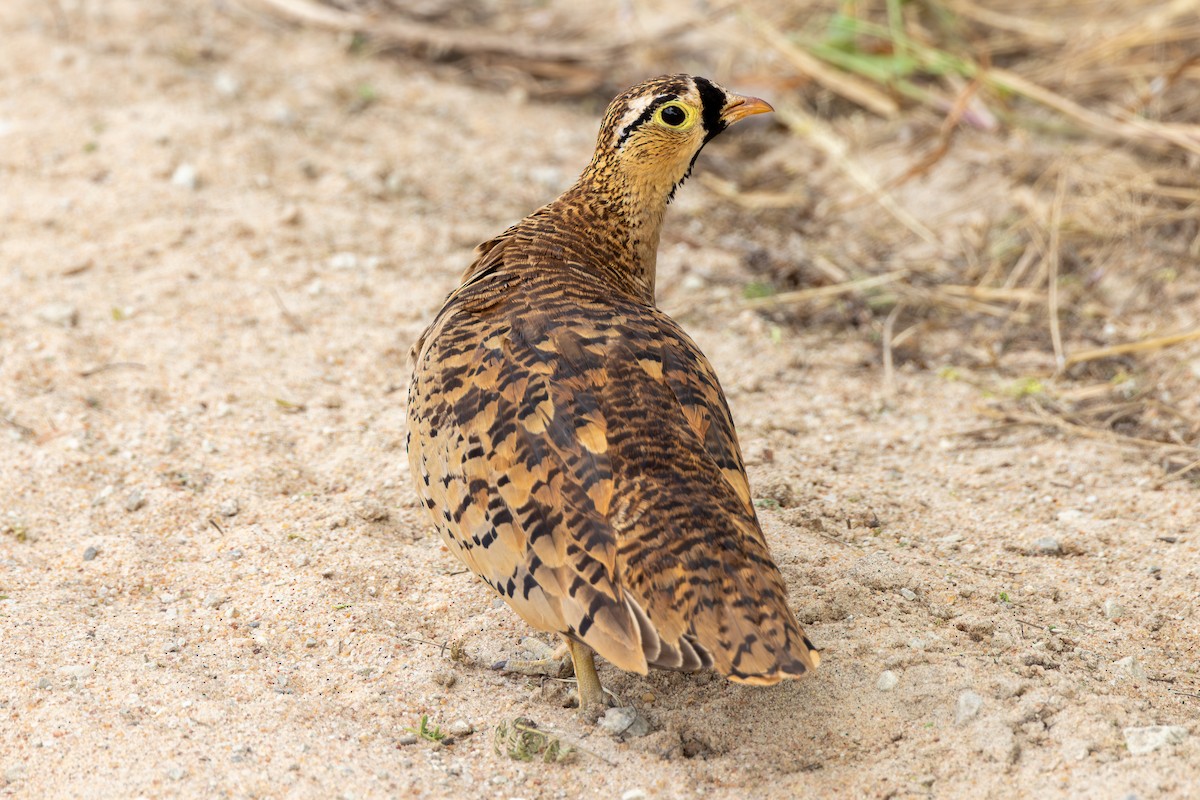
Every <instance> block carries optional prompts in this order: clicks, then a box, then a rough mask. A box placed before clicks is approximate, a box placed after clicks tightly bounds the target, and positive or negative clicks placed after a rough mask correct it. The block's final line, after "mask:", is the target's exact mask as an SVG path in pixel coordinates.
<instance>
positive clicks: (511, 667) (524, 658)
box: [492, 637, 571, 678]
mask: <svg viewBox="0 0 1200 800" xmlns="http://www.w3.org/2000/svg"><path fill="white" fill-rule="evenodd" d="M492 669H497V670H500V671H501V672H514V673H516V674H518V675H534V676H537V675H541V676H548V677H551V678H566V677H570V675H571V659H570V658H569V657H568V655H567V647H566V645H560V646H559V647H558V648H551V647H550V645H548V644H546V643H545V642H543V641H542V640H540V639H534V638H532V637H526V638H524V639H522V640H521V643H520V647H519V649H518V650H517V652H516V653H514V654H513V655H512V656H510V657H509V658H506V659H505V660H503V661H497V662H496V663H495V664H493V665H492Z"/></svg>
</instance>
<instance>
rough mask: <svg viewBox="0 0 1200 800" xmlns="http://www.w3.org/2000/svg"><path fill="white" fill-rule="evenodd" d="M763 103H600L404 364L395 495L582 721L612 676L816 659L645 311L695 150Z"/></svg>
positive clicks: (697, 376) (680, 341)
mask: <svg viewBox="0 0 1200 800" xmlns="http://www.w3.org/2000/svg"><path fill="white" fill-rule="evenodd" d="M773 110H774V109H773V108H772V107H771V105H770V104H768V103H767V102H766V101H764V100H761V99H759V98H756V97H749V96H743V95H738V94H734V93H732V92H729V91H726V90H725V89H724V88H722V87H721V86H719V85H718V84H717V83H715V82H713V81H711V80H708V79H706V78H702V77H693V76H690V75H682V74H681V75H663V76H659V77H656V78H652V79H650V80H647V81H644V82H642V83H639V84H637V85H636V86H633V87H632V88H630V89H628V90H626V91H624V92H622V93H621V94H619V95H618V96H617V97H616V98H615V99H614V100H613V101H612V103H611V104H610V105H609V106H608V108H607V111H606V112H605V114H604V117H603V121H602V123H601V127H600V132H599V135H598V137H597V142H596V148H595V151H594V154H593V156H592V158H591V161H590V162H589V163H588V165H587V167H586V168H585V169H584V170H583V172H582V174H581V175H580V177H579V179H578V180H577V181H576V182H575V183H574V184H573V185H572V186H571V187H570V188H568V189H567V190H566V191H565V192H563V194H562V195H561V196H559V197H558V198H557V199H555V200H553V201H551V202H549V203H547V204H546V205H544V206H542V207H541V208H540V209H538V210H536V211H534V212H533V213H532V214H530V215H529V216H527V217H525V218H524V219H522V220H521V221H520V222H517V223H516V224H514V225H512V226H511V227H509V228H508V229H507V230H505V231H504V232H503V233H501V234H500V235H499V236H497V237H495V238H493V239H490V240H488V241H486V242H484V243H483V244H481V245H479V246H478V247H476V249H475V252H474V258H473V260H472V262H471V263H470V265H469V266H468V267H467V268H466V270H465V272H464V273H463V275H462V279H461V283H460V285H459V286H458V287H457V288H456V289H454V290H453V291H452V292H451V293H450V294H449V296H448V297H447V299H446V301H445V304H444V305H443V306H442V308H441V310H440V311H439V312H438V313H437V314H436V315H435V317H434V318H433V321H432V322H431V323H430V325H429V327H428V328H427V329H426V330H425V331H424V333H423V334H422V335H421V336H420V337H419V339H418V340H417V342H416V344H415V345H414V346H413V349H412V361H413V375H412V380H411V383H410V386H409V392H408V407H407V433H408V436H407V442H408V454H409V464H410V467H411V470H412V476H413V481H414V483H415V486H416V489H417V493H418V495H419V497H420V500H421V501H422V503H423V504H424V505H425V506H426V508H428V510H429V513H430V517H431V519H432V521H433V524H434V526H435V527H436V528H437V530H438V532H439V533H440V535H441V538H442V539H443V541H444V542H445V544H446V546H447V549H448V550H449V551H450V552H451V553H452V554H453V555H454V556H456V557H457V558H458V559H460V560H461V561H462V562H463V563H464V564H465V565H466V566H467V567H468V568H469V569H470V570H471V571H472V572H474V573H475V574H476V575H477V576H479V577H480V578H481V579H482V580H483V582H484V583H486V584H487V585H488V586H490V587H491V588H492V589H493V590H494V591H495V592H497V593H498V594H499V596H500V597H501V598H503V600H504V601H505V602H506V603H507V604H508V605H509V606H510V607H511V608H512V609H513V610H514V611H515V612H516V613H517V614H518V615H519V616H520V617H521V618H522V619H524V620H525V621H526V622H527V623H528V624H529V625H531V626H532V627H534V628H536V629H539V630H541V631H545V632H549V633H555V634H559V635H560V636H561V637H562V638H563V640H564V643H565V645H566V649H567V650H568V651H569V653H570V656H571V661H572V664H573V667H574V671H575V676H576V682H577V695H578V705H579V709H580V710H581V711H586V710H593V711H595V710H596V709H600V708H602V707H603V706H604V705H605V695H604V689H603V687H602V686H601V683H600V680H599V676H598V674H597V671H596V667H595V654H599V655H600V656H601V657H602V658H604V659H605V660H607V661H608V662H609V663H610V664H612V665H614V666H616V667H617V668H619V669H621V670H625V671H628V672H634V673H639V674H643V675H644V674H646V673H647V672H648V669H649V668H650V667H656V668H665V669H673V670H681V671H697V670H702V669H715V670H716V671H717V672H719V673H720V674H721V675H723V676H725V677H727V678H728V679H729V680H731V681H734V682H738V683H744V684H754V685H771V684H776V683H779V682H780V681H781V680H783V679H789V678H799V677H801V676H804V675H807V674H809V673H811V672H812V671H813V670H814V669H815V668H816V667H817V665H818V664H819V662H820V654H819V651H818V650H817V648H816V647H815V646H814V645H813V644H812V642H811V641H810V640H809V639H808V637H807V636H806V635H805V633H804V630H803V629H802V627H801V626H800V624H799V623H798V622H797V620H796V618H795V616H794V614H793V613H792V612H791V610H790V609H789V607H788V604H787V590H786V587H785V585H784V581H783V578H782V576H781V574H780V572H779V569H778V567H777V566H776V564H775V562H774V560H773V559H772V556H771V553H770V550H769V548H768V545H767V542H766V540H765V538H764V536H763V532H762V528H761V526H760V524H759V521H758V518H757V515H756V512H755V507H754V503H753V500H752V497H751V492H750V486H749V483H748V480H747V477H746V470H745V466H744V463H743V460H742V455H741V451H740V447H739V444H738V439H737V433H736V431H735V428H734V423H733V419H732V417H731V414H730V410H729V406H728V404H727V402H726V399H725V396H724V393H723V391H722V389H721V386H720V383H719V382H718V380H717V376H716V374H715V372H714V371H713V368H712V366H711V365H710V364H709V362H708V360H707V359H706V358H705V356H704V354H703V353H702V352H701V351H700V349H699V347H697V345H696V343H695V342H693V341H692V339H691V337H689V336H688V335H687V333H685V332H684V331H683V329H682V328H681V327H680V326H679V325H678V324H677V323H676V322H675V321H674V320H673V319H672V318H671V317H669V316H668V315H667V314H666V313H664V312H663V311H662V310H660V309H659V308H658V307H657V305H656V303H655V295H654V288H655V270H656V259H657V251H658V244H659V238H660V232H661V230H662V221H663V215H664V212H665V210H666V208H667V205H668V204H669V203H670V202H671V200H672V198H673V197H674V196H675V193H676V191H677V190H678V189H679V187H680V185H681V184H683V182H684V181H685V180H686V179H687V177H688V176H689V175H690V174H691V172H692V168H693V167H694V165H695V162H696V158H697V157H698V156H699V154H700V151H701V149H702V148H703V147H704V146H705V144H707V143H708V142H709V141H710V140H712V139H713V138H714V137H715V136H717V135H718V134H720V133H721V132H722V131H724V130H725V129H726V128H727V127H728V126H730V125H731V124H733V123H735V122H737V121H738V120H741V119H744V118H745V117H749V116H751V115H754V114H762V113H766V112H770V111H773Z"/></svg>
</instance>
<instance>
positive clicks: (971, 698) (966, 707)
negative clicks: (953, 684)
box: [954, 689, 983, 725]
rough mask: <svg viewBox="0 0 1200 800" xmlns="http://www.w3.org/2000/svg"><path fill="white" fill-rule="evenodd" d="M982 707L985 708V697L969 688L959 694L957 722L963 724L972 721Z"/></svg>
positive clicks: (956, 710)
mask: <svg viewBox="0 0 1200 800" xmlns="http://www.w3.org/2000/svg"><path fill="white" fill-rule="evenodd" d="M981 708H983V698H982V697H980V696H979V695H978V694H976V693H975V692H973V691H971V690H970V689H967V690H966V691H965V692H963V693H962V694H960V695H959V696H958V707H957V708H956V709H955V710H954V721H955V723H957V724H959V725H963V724H965V723H967V722H970V721H971V720H973V719H975V717H977V716H978V715H979V709H981Z"/></svg>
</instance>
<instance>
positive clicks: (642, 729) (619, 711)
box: [597, 706, 650, 739]
mask: <svg viewBox="0 0 1200 800" xmlns="http://www.w3.org/2000/svg"><path fill="white" fill-rule="evenodd" d="M597 724H598V725H599V726H600V727H601V728H603V729H604V730H606V731H608V732H609V733H611V734H612V735H613V736H626V737H629V738H631V739H632V738H637V737H639V736H645V735H646V734H648V733H650V721H649V720H647V719H646V718H645V717H643V716H642V715H641V714H640V713H639V712H638V710H637V709H636V708H634V707H633V706H623V707H620V708H610V709H608V711H606V712H604V716H602V717H601V718H600V719H599V720H598V722H597Z"/></svg>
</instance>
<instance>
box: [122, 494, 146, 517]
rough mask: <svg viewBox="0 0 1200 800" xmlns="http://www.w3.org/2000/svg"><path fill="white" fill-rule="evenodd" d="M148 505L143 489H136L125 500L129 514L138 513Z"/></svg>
mask: <svg viewBox="0 0 1200 800" xmlns="http://www.w3.org/2000/svg"><path fill="white" fill-rule="evenodd" d="M144 505H146V496H145V495H144V494H143V493H142V490H141V489H134V490H133V491H132V492H130V493H129V496H128V497H126V498H125V510H126V511H129V512H133V511H137V510H138V509H139V508H141V507H142V506H144Z"/></svg>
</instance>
